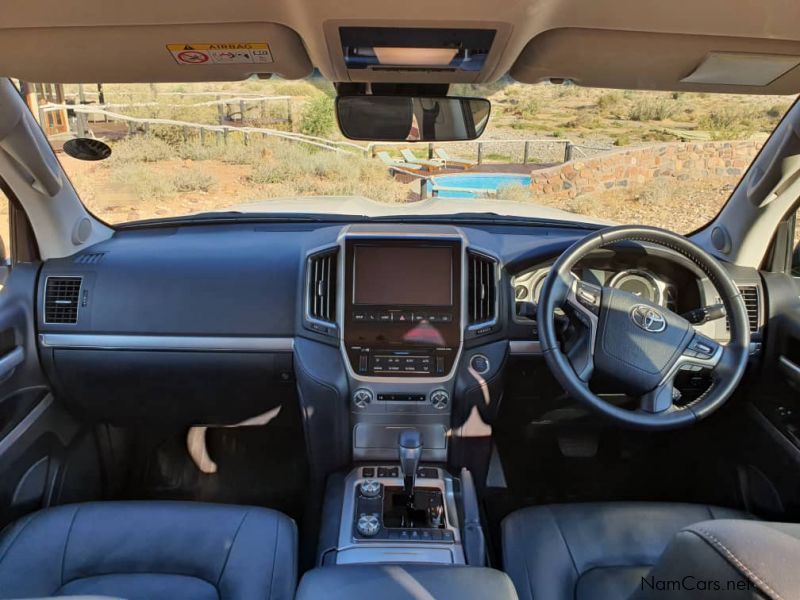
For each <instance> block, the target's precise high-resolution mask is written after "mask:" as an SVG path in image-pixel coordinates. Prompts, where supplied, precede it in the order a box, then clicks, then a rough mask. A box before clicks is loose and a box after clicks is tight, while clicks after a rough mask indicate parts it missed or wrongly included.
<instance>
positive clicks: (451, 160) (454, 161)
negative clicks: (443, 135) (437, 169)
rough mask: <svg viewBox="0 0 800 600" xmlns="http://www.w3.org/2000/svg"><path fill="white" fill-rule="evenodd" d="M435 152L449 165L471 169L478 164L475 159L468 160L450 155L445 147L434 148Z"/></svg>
mask: <svg viewBox="0 0 800 600" xmlns="http://www.w3.org/2000/svg"><path fill="white" fill-rule="evenodd" d="M433 152H434V154H436V156H438V157H439V158H441V159H442V160H443V161H444V164H445V165H447V166H448V167H462V168H464V169H471V168H472V167H474V166H476V165H477V164H478V163H477V162H475V161H474V160H467V159H466V158H461V157H460V156H450V154H448V152H447V150H445V149H444V148H434V149H433Z"/></svg>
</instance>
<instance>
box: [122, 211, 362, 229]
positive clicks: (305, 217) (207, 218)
mask: <svg viewBox="0 0 800 600" xmlns="http://www.w3.org/2000/svg"><path fill="white" fill-rule="evenodd" d="M366 220H368V219H367V217H364V216H361V215H336V214H326V213H256V212H254V213H244V212H238V211H228V212H204V213H198V214H195V215H184V216H180V217H165V218H159V219H142V220H140V221H129V222H127V223H120V224H119V225H116V227H117V228H118V229H138V228H146V227H175V226H180V225H200V224H202V225H214V224H219V223H261V222H270V223H328V222H334V223H354V222H358V221H366Z"/></svg>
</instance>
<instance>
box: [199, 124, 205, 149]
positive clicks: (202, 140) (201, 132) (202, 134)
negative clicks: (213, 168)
mask: <svg viewBox="0 0 800 600" xmlns="http://www.w3.org/2000/svg"><path fill="white" fill-rule="evenodd" d="M200 145H201V146H205V145H206V130H205V129H204V128H203V127H201V128H200Z"/></svg>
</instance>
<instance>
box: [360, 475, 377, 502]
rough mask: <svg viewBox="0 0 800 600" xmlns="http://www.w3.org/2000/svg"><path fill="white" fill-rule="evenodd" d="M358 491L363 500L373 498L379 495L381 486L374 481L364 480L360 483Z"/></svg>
mask: <svg viewBox="0 0 800 600" xmlns="http://www.w3.org/2000/svg"><path fill="white" fill-rule="evenodd" d="M359 490H360V491H361V495H362V496H364V497H365V498H374V497H375V496H377V495H378V494H380V493H381V484H380V483H379V482H378V481H377V480H376V479H365V480H364V481H362V482H361V485H360V486H359Z"/></svg>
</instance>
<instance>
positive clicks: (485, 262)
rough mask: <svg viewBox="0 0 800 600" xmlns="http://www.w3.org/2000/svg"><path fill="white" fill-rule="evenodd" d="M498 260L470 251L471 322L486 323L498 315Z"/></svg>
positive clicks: (468, 267)
mask: <svg viewBox="0 0 800 600" xmlns="http://www.w3.org/2000/svg"><path fill="white" fill-rule="evenodd" d="M496 269H497V261H495V260H494V259H491V258H489V257H488V256H483V255H480V254H473V253H469V255H468V259H467V270H468V273H467V297H468V311H469V313H468V314H469V323H470V325H473V324H475V323H485V322H487V321H491V320H493V319H494V318H495V317H496V316H497V315H496V310H497V309H496V306H497V302H496V298H497V278H496V273H495V271H496Z"/></svg>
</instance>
